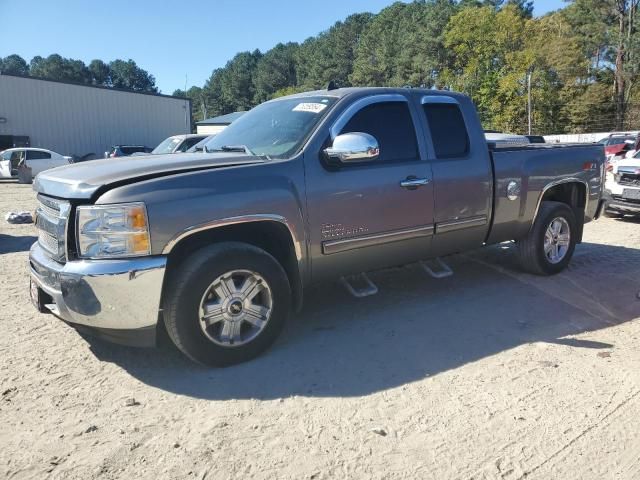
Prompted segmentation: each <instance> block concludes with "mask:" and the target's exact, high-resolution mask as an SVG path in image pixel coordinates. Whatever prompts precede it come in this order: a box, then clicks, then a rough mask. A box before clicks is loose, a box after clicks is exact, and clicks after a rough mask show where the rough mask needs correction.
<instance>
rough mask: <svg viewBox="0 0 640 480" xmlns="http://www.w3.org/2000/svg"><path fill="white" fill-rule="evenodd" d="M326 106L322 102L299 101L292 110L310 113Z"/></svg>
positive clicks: (321, 109) (318, 111)
mask: <svg viewBox="0 0 640 480" xmlns="http://www.w3.org/2000/svg"><path fill="white" fill-rule="evenodd" d="M325 108H327V106H326V105H325V104H323V103H299V104H298V105H296V106H295V107H293V110H292V111H294V112H311V113H320V112H321V111H323V110H324V109H325Z"/></svg>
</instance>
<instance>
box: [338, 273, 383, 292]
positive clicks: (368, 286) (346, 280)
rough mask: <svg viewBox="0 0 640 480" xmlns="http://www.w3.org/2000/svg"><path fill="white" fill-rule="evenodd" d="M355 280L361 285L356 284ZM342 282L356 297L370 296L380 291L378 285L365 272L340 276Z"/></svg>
mask: <svg viewBox="0 0 640 480" xmlns="http://www.w3.org/2000/svg"><path fill="white" fill-rule="evenodd" d="M353 282H358V283H359V284H360V285H359V286H354V285H353ZM340 283H342V285H343V286H344V288H346V289H347V291H348V292H349V293H350V294H351V295H353V296H354V297H356V298H364V297H369V296H371V295H375V294H376V293H378V287H377V286H376V284H375V283H373V282H372V281H371V279H370V278H369V277H368V276H367V274H366V273H364V272H362V273H359V274H357V275H351V276H349V277H340Z"/></svg>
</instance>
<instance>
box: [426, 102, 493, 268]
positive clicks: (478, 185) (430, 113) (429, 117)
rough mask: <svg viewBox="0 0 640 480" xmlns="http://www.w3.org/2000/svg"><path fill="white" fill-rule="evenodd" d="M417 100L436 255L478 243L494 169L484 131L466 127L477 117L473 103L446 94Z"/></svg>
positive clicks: (485, 230) (485, 226) (483, 229)
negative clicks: (431, 188)
mask: <svg viewBox="0 0 640 480" xmlns="http://www.w3.org/2000/svg"><path fill="white" fill-rule="evenodd" d="M420 103H421V105H422V113H423V117H422V119H423V121H424V122H425V129H424V132H425V135H426V138H427V143H428V144H430V145H431V148H432V151H431V153H430V156H431V168H432V170H433V180H434V202H435V205H434V209H435V214H434V218H435V235H434V237H433V245H432V248H433V250H432V253H433V254H434V255H438V256H439V255H446V254H450V253H455V252H460V251H464V250H468V249H470V248H475V247H480V246H481V245H482V244H483V243H484V241H485V239H486V236H487V233H488V230H489V222H490V219H491V218H490V217H491V208H492V196H493V174H492V171H491V159H490V157H489V150H488V147H487V143H486V141H485V138H484V133H483V132H482V131H481V130H480V129H478V128H475V129H472V128H469V127H470V126H471V124H470V121H471V120H473V122H474V125H475V122H476V120H475V118H476V114H475V110H474V107H473V105H472V104H471V102H470V101H469V102H467V103H465V104H464V105H462V104H460V102H459V101H458V100H457V99H456V98H454V97H452V96H447V95H425V96H423V97H422V98H421V102H420ZM468 124H469V125H468Z"/></svg>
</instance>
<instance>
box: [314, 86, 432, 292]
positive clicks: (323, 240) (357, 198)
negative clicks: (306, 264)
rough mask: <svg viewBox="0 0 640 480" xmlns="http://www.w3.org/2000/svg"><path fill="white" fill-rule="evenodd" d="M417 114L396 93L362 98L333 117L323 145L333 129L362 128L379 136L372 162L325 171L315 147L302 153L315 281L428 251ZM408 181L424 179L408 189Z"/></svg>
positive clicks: (425, 166) (426, 181)
mask: <svg viewBox="0 0 640 480" xmlns="http://www.w3.org/2000/svg"><path fill="white" fill-rule="evenodd" d="M417 115H418V112H417V111H416V110H414V109H413V108H412V105H410V104H409V102H408V101H407V98H406V97H404V96H403V95H399V94H385V95H374V96H370V97H364V98H362V99H360V100H356V101H355V102H354V103H352V104H351V105H350V106H349V107H347V108H346V110H345V111H344V112H343V113H342V114H341V115H340V116H339V117H338V118H337V119H336V120H335V122H334V123H333V124H332V126H331V129H330V130H331V133H330V136H331V138H330V139H328V143H329V144H330V143H331V141H332V139H333V138H335V137H336V136H337V135H339V134H344V133H352V132H361V133H368V134H370V135H372V136H373V137H375V138H376V139H377V141H378V144H379V147H380V157H379V159H377V160H374V161H371V162H368V163H364V164H358V165H345V166H341V167H339V168H328V167H327V166H326V165H324V164H323V162H322V152H321V151H318V152H317V156H313V155H311V157H312V158H308V157H307V156H306V155H305V163H306V165H307V169H308V170H309V173H308V175H307V178H308V182H307V185H306V189H307V207H308V216H309V233H310V237H311V244H310V248H311V257H312V271H313V278H314V280H320V279H323V278H332V277H336V276H339V275H343V274H348V273H357V272H362V271H368V270H374V269H377V268H381V267H385V266H390V265H398V264H402V263H407V262H411V261H415V260H416V259H418V258H424V257H425V256H427V255H428V251H429V247H430V242H431V235H432V232H433V190H432V185H431V168H430V165H429V163H428V162H427V161H426V149H425V148H424V142H423V141H422V139H421V140H420V141H419V140H418V134H417V131H416V127H415V125H416V124H418V120H417ZM407 179H416V180H423V184H422V185H421V186H419V187H409V186H407V185H406V181H407ZM403 184H404V185H405V186H403Z"/></svg>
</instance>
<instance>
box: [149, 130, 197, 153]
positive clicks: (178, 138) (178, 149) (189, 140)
mask: <svg viewBox="0 0 640 480" xmlns="http://www.w3.org/2000/svg"><path fill="white" fill-rule="evenodd" d="M207 136H208V135H202V134H197V133H191V134H188V135H174V136H173V137H169V138H166V139H165V140H163V141H162V142H161V143H160V145H158V146H157V147H156V148H154V149H153V150H152V152H151V155H163V154H166V153H182V152H186V151H187V150H189V149H190V148H191V147H193V146H194V145H195V144H196V143H198V142H199V141H200V140H203V139H205V138H207Z"/></svg>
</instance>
